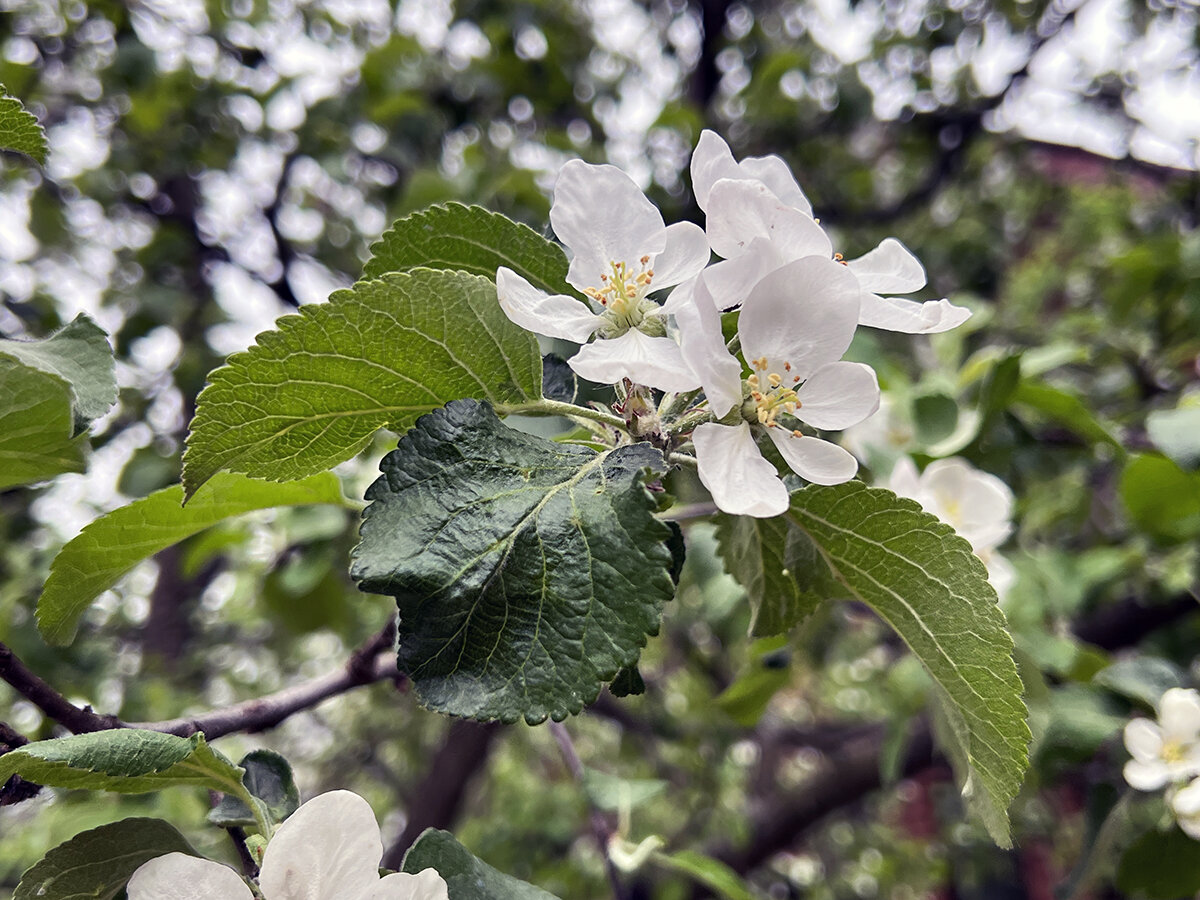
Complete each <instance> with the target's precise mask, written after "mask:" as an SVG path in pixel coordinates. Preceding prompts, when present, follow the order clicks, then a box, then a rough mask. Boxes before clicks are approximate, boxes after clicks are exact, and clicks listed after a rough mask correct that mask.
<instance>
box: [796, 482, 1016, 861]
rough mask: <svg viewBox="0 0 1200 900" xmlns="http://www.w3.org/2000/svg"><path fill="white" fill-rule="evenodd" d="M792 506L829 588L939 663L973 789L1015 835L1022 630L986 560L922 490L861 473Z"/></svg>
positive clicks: (932, 668) (988, 814) (999, 835)
mask: <svg viewBox="0 0 1200 900" xmlns="http://www.w3.org/2000/svg"><path fill="white" fill-rule="evenodd" d="M784 517H785V518H786V520H787V521H788V522H790V523H791V524H792V525H794V526H795V527H796V528H797V529H798V530H799V531H801V532H803V533H804V534H806V535H807V536H808V537H809V538H810V539H811V540H812V542H813V543H814V544H815V545H816V547H817V549H818V552H819V554H820V557H821V563H820V564H819V565H818V566H817V567H815V568H816V571H815V573H814V574H815V576H816V580H817V587H816V589H815V590H816V594H817V596H835V595H839V594H840V595H843V596H846V597H849V598H852V599H854V600H858V601H861V602H863V603H865V604H867V605H868V606H870V607H871V608H872V609H874V610H875V612H876V613H877V614H878V615H879V616H880V617H881V618H882V619H883V620H884V621H886V622H887V623H888V624H889V625H891V626H892V628H894V629H895V630H896V632H897V633H898V634H899V635H900V636H901V637H902V638H903V639H904V641H905V642H906V643H907V644H908V646H909V647H910V648H911V649H912V651H913V653H914V655H915V656H916V657H917V658H918V659H919V660H920V661H921V663H922V664H923V665H924V666H925V668H926V669H927V670H928V671H929V674H930V675H931V676H932V677H933V679H934V681H935V683H936V684H937V685H938V687H939V689H940V691H941V692H942V693H943V694H944V696H945V699H946V701H947V702H946V704H945V705H946V709H947V715H948V718H949V720H950V725H951V726H952V729H950V730H951V731H952V733H953V735H955V736H956V738H957V741H958V742H959V744H960V748H959V749H960V750H961V759H962V760H963V762H964V763H965V767H964V770H962V771H960V775H961V777H962V779H963V781H964V795H965V796H966V797H967V800H968V803H969V804H970V805H971V807H972V809H973V810H974V811H975V813H976V814H977V815H979V816H980V818H981V819H982V821H983V824H984V825H985V826H986V827H987V829H988V832H989V833H990V834H991V835H992V838H993V839H994V840H995V841H996V842H997V843H998V844H1000V845H1001V846H1005V847H1007V846H1009V845H1010V843H1011V840H1010V838H1009V827H1008V815H1007V809H1008V805H1009V804H1010V803H1011V802H1012V799H1013V798H1014V797H1015V796H1016V794H1017V791H1018V790H1019V789H1020V787H1021V780H1022V778H1023V776H1024V773H1025V769H1026V767H1027V765H1028V745H1029V739H1030V732H1029V727H1028V725H1027V724H1026V717H1027V714H1028V713H1027V710H1026V708H1025V703H1024V702H1023V700H1022V699H1021V694H1022V685H1021V679H1020V678H1019V677H1018V675H1017V668H1016V664H1015V663H1014V662H1013V642H1012V638H1011V637H1010V636H1009V633H1008V631H1007V629H1006V626H1005V620H1004V614H1003V613H1002V612H1001V611H1000V608H999V606H998V605H997V603H996V592H995V591H994V590H993V589H992V587H991V585H989V584H988V581H987V571H986V570H985V569H984V567H983V563H981V562H980V561H979V560H978V558H976V556H975V555H974V554H973V553H972V552H971V546H970V544H968V543H967V542H966V541H965V540H964V539H962V538H960V537H958V536H957V535H956V534H954V532H953V530H952V529H951V528H950V526H948V525H946V524H944V523H942V522H939V521H938V520H937V519H936V518H935V517H934V516H932V515H930V514H929V513H927V512H924V511H923V510H922V509H921V508H920V507H919V506H918V505H917V504H916V503H915V502H913V501H911V500H905V499H901V498H899V497H897V496H896V495H895V494H893V493H892V492H891V491H887V490H884V489H882V488H868V487H867V486H866V485H864V484H862V483H861V482H854V481H852V482H848V483H846V484H839V485H835V486H833V487H822V486H818V485H811V486H809V487H806V488H805V489H804V490H801V491H797V492H796V493H794V494H793V495H792V506H791V509H790V510H789V511H788V512H787V513H786V514H785V516H784ZM954 756H955V754H954V753H951V757H952V758H953V757H954Z"/></svg>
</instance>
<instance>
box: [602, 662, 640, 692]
mask: <svg viewBox="0 0 1200 900" xmlns="http://www.w3.org/2000/svg"><path fill="white" fill-rule="evenodd" d="M608 692H609V693H610V694H612V695H613V696H614V697H638V696H641V695H642V694H644V693H646V681H645V679H644V678H642V673H641V672H639V671H638V667H637V666H636V665H632V666H626V667H625V668H623V669H622V670H621V671H620V672H618V673H617V677H616V678H614V679H613V680H612V684H610V685H609V686H608Z"/></svg>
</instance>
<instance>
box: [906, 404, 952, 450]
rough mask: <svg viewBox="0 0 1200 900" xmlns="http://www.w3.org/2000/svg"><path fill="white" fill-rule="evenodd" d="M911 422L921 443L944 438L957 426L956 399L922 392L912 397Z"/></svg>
mask: <svg viewBox="0 0 1200 900" xmlns="http://www.w3.org/2000/svg"><path fill="white" fill-rule="evenodd" d="M913 424H915V425H916V428H917V439H918V440H919V441H920V442H921V444H922V445H924V446H929V445H930V444H936V443H937V442H938V441H941V440H945V439H946V438H948V437H949V436H950V435H952V434H953V433H954V429H955V428H956V427H957V426H958V400H956V399H955V398H954V397H948V396H946V395H945V394H923V395H921V396H920V397H916V398H914V399H913Z"/></svg>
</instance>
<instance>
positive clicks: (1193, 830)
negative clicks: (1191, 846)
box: [1175, 816, 1200, 841]
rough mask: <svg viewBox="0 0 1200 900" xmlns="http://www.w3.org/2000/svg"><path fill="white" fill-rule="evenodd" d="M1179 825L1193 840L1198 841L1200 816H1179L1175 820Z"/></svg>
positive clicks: (1199, 838)
mask: <svg viewBox="0 0 1200 900" xmlns="http://www.w3.org/2000/svg"><path fill="white" fill-rule="evenodd" d="M1175 821H1176V822H1178V823H1179V827H1180V828H1181V829H1182V830H1183V833H1184V834H1186V835H1187V836H1188V837H1190V838H1191V839H1192V840H1194V841H1200V818H1195V819H1192V818H1189V817H1187V816H1179V817H1178V818H1177V819H1176V820H1175Z"/></svg>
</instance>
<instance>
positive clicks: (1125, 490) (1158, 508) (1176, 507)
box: [1120, 454, 1200, 541]
mask: <svg viewBox="0 0 1200 900" xmlns="http://www.w3.org/2000/svg"><path fill="white" fill-rule="evenodd" d="M1120 492H1121V500H1122V501H1123V502H1124V504H1125V509H1126V510H1128V511H1129V517H1130V518H1131V519H1132V520H1133V522H1134V524H1135V525H1136V526H1137V527H1138V528H1139V529H1141V530H1142V531H1144V532H1146V533H1147V534H1150V535H1153V536H1154V537H1156V538H1159V539H1160V540H1164V541H1184V540H1188V539H1189V538H1192V537H1194V536H1195V535H1196V534H1200V475H1197V474H1196V473H1194V472H1185V471H1183V469H1181V468H1179V466H1177V465H1176V464H1175V463H1174V462H1172V461H1171V460H1169V459H1167V458H1166V457H1165V456H1157V455H1154V454H1145V455H1139V456H1135V457H1133V459H1131V460H1130V461H1129V464H1128V465H1127V466H1126V467H1125V471H1124V472H1122V473H1121V486H1120Z"/></svg>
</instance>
